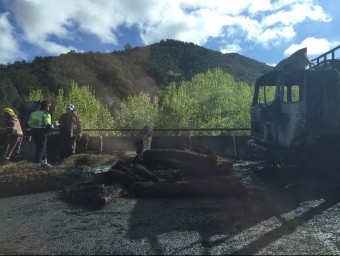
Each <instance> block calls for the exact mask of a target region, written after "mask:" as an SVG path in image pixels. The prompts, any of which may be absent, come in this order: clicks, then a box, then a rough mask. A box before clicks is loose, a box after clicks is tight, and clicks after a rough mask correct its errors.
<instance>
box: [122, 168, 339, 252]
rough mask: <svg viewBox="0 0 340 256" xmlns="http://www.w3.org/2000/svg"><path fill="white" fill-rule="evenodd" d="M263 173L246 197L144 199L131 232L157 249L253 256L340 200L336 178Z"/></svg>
mask: <svg viewBox="0 0 340 256" xmlns="http://www.w3.org/2000/svg"><path fill="white" fill-rule="evenodd" d="M261 175H262V177H255V176H256V175H255V176H254V179H258V178H260V180H261V184H262V185H261V184H259V183H258V184H256V185H254V184H253V185H254V186H250V187H249V191H248V196H247V197H246V198H244V199H237V200H236V199H235V200H230V199H229V200H223V199H219V200H217V199H203V198H201V199H200V198H196V199H188V198H187V199H184V198H182V199H175V198H174V199H162V198H158V199H147V198H143V199H139V200H138V201H137V203H136V204H135V206H134V209H133V211H132V213H131V217H130V223H129V231H128V236H129V237H130V238H131V239H136V240H138V239H147V240H148V242H149V243H150V246H151V247H152V251H153V253H155V254H193V253H199V254H204V255H207V254H221V253H222V254H243V255H244V254H246V255H249V254H255V253H257V252H259V251H260V250H261V249H263V248H265V247H267V246H268V245H270V244H271V243H273V242H275V241H276V240H278V239H280V238H282V237H283V236H286V235H288V234H291V233H293V232H295V231H296V228H297V227H299V226H301V225H303V224H304V223H306V222H307V221H309V220H311V219H312V218H313V217H315V216H316V215H318V214H321V213H322V212H323V211H325V210H327V209H329V208H330V207H332V206H334V205H335V204H337V203H338V202H339V198H338V196H337V195H338V194H339V192H340V186H338V185H336V182H334V181H333V183H332V184H333V185H332V186H330V184H329V183H327V182H330V181H329V180H324V181H323V183H316V180H313V181H312V180H306V181H301V180H299V181H298V182H295V180H294V181H292V179H291V178H290V179H281V180H280V175H282V174H277V175H272V176H270V175H268V176H266V177H264V176H263V173H262V174H261ZM261 175H260V176H261ZM282 177H283V176H282ZM282 177H281V178H282ZM169 245H170V246H169Z"/></svg>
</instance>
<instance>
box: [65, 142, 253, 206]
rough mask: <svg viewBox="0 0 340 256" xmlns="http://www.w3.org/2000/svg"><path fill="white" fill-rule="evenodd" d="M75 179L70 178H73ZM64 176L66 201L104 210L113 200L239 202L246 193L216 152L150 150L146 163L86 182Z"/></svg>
mask: <svg viewBox="0 0 340 256" xmlns="http://www.w3.org/2000/svg"><path fill="white" fill-rule="evenodd" d="M71 176H72V175H71ZM71 176H70V173H66V174H65V175H64V177H63V179H61V180H60V181H59V182H60V183H59V186H61V187H63V188H62V194H63V197H64V198H65V199H68V200H71V201H73V202H76V203H84V204H93V205H96V206H104V205H106V204H108V203H109V202H111V201H112V199H113V198H116V197H119V196H122V195H129V196H134V197H172V198H187V197H191V198H195V197H197V198H212V197H213V198H240V197H243V196H245V194H246V188H245V186H244V185H243V183H242V182H241V180H240V179H239V178H238V177H236V176H235V175H234V172H233V162H232V160H231V159H227V158H222V157H219V156H217V155H215V154H214V153H213V152H212V151H209V150H208V151H203V150H191V151H185V150H177V149H147V150H145V151H144V152H143V155H142V157H140V156H139V155H131V156H130V157H125V159H120V160H118V161H115V162H114V163H112V164H111V166H110V168H109V169H108V170H105V171H101V172H97V173H95V172H93V173H92V175H91V176H90V178H89V177H87V178H86V180H84V178H78V179H73V182H70V179H68V180H67V178H70V177H71Z"/></svg>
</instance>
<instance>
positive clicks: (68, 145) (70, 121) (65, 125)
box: [59, 104, 83, 159]
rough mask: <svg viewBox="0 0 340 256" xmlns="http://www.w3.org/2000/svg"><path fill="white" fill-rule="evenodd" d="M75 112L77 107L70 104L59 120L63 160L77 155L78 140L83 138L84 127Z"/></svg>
mask: <svg viewBox="0 0 340 256" xmlns="http://www.w3.org/2000/svg"><path fill="white" fill-rule="evenodd" d="M75 110H76V108H75V106H74V105H73V104H70V105H68V107H67V108H66V112H65V113H63V114H62V115H61V116H60V118H59V128H60V150H61V151H60V158H61V159H64V158H67V157H69V156H71V155H74V154H75V153H76V147H77V140H80V139H81V137H82V132H83V125H82V122H81V120H80V118H79V116H78V115H77V114H76V113H75Z"/></svg>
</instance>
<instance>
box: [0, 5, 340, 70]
mask: <svg viewBox="0 0 340 256" xmlns="http://www.w3.org/2000/svg"><path fill="white" fill-rule="evenodd" d="M338 10H340V0H78V1H76V0H0V64H8V63H13V62H15V61H22V60H25V61H28V62H29V61H32V60H33V59H34V57H36V56H58V55H60V54H62V53H67V52H69V51H70V50H74V51H76V52H87V51H93V52H112V51H116V50H124V46H125V45H126V44H130V45H131V46H132V47H136V46H144V45H149V44H152V43H156V42H159V41H160V40H163V39H176V40H180V41H184V42H192V43H195V44H197V45H200V46H203V47H205V48H208V49H212V50H215V51H220V52H223V53H229V52H236V53H239V54H242V55H244V56H246V57H249V58H252V59H255V60H258V61H261V62H264V63H267V64H269V65H273V64H276V63H278V62H279V61H280V60H282V59H284V58H286V57H287V56H289V55H290V54H292V53H293V52H295V51H296V50H298V49H300V48H303V47H307V54H308V57H309V58H310V59H312V58H314V57H316V56H318V55H320V54H322V53H324V52H326V51H328V50H330V49H331V48H333V47H335V46H338V45H339V44H340V33H339V28H340V18H339V17H338V16H339V15H338V13H337V12H338Z"/></svg>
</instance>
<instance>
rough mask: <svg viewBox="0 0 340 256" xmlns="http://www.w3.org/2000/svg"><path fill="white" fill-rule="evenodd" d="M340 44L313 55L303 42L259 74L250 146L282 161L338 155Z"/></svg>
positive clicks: (261, 156)
mask: <svg viewBox="0 0 340 256" xmlns="http://www.w3.org/2000/svg"><path fill="white" fill-rule="evenodd" d="M339 49H340V45H339V46H338V47H336V48H334V49H332V50H330V51H329V52H327V53H324V54H323V55H321V56H319V57H317V58H315V59H313V60H309V59H308V57H307V48H303V49H300V50H298V51H297V52H295V53H294V54H292V55H291V56H290V57H288V58H287V59H284V60H283V61H281V62H280V63H279V64H277V65H276V66H275V67H274V68H273V70H272V71H270V72H268V73H266V74H264V75H263V76H261V77H259V78H258V79H257V81H256V84H255V89H254V96H253V102H252V106H251V109H250V117H251V140H250V141H248V146H249V149H250V151H251V152H252V153H253V155H254V156H256V157H257V159H262V160H265V161H268V162H269V163H273V164H278V165H283V166H287V165H303V164H306V163H307V162H313V161H316V162H320V161H321V162H322V161H324V160H325V159H326V158H331V159H340V60H339V58H337V56H336V54H339V53H340V50H339Z"/></svg>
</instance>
